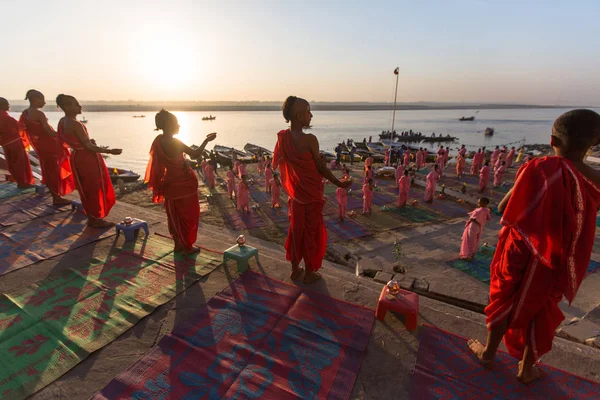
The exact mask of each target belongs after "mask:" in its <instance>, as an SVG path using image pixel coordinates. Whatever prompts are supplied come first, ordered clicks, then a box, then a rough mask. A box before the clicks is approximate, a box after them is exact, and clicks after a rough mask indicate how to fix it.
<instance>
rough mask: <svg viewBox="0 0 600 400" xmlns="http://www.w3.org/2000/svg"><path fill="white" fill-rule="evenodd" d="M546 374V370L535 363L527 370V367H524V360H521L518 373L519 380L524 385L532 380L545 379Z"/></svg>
mask: <svg viewBox="0 0 600 400" xmlns="http://www.w3.org/2000/svg"><path fill="white" fill-rule="evenodd" d="M546 375H547V373H546V371H544V370H543V369H541V368H540V367H538V366H537V365H535V364H534V365H532V366H531V369H529V370H528V371H527V370H526V368H524V367H523V361H519V373H518V374H517V380H518V381H519V382H521V383H522V384H523V385H529V384H530V383H532V382H535V381H537V380H539V379H543V378H544V377H545V376H546Z"/></svg>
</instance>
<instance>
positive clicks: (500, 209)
mask: <svg viewBox="0 0 600 400" xmlns="http://www.w3.org/2000/svg"><path fill="white" fill-rule="evenodd" d="M512 191H513V190H512V189H510V190H509V191H508V193H506V195H505V196H504V198H503V199H502V200H501V201H500V203H498V212H504V209H505V208H506V205H507V204H508V201H509V200H510V196H512Z"/></svg>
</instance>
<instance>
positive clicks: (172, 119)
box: [154, 108, 179, 136]
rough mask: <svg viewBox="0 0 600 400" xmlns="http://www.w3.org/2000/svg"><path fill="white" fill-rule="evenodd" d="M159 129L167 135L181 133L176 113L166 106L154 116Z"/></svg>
mask: <svg viewBox="0 0 600 400" xmlns="http://www.w3.org/2000/svg"><path fill="white" fill-rule="evenodd" d="M154 123H155V124H156V129H155V130H157V131H163V133H164V134H165V135H171V136H172V135H177V134H178V133H179V121H177V117H176V116H175V115H174V114H171V113H170V112H168V111H167V110H165V109H164V108H163V109H162V110H160V111H159V112H157V113H156V116H155V117H154Z"/></svg>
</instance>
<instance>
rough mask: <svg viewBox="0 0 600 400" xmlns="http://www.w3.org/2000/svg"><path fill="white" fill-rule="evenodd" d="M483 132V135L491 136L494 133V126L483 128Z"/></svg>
mask: <svg viewBox="0 0 600 400" xmlns="http://www.w3.org/2000/svg"><path fill="white" fill-rule="evenodd" d="M483 134H484V135H485V136H492V135H493V134H494V128H490V127H487V128H485V131H483Z"/></svg>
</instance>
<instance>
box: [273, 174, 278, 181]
mask: <svg viewBox="0 0 600 400" xmlns="http://www.w3.org/2000/svg"><path fill="white" fill-rule="evenodd" d="M273 178H275V180H277V179H279V172H275V173H274V174H273Z"/></svg>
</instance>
